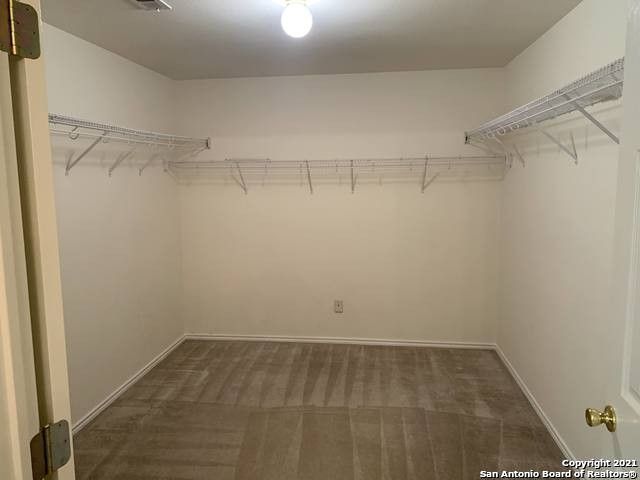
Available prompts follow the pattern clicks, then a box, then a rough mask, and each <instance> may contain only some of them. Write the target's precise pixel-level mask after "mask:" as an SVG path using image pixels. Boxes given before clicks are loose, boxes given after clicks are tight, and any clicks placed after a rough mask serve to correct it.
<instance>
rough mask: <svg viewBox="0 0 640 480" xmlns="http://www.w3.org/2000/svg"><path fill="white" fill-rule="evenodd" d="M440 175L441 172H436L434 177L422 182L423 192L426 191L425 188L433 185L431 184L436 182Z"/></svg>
mask: <svg viewBox="0 0 640 480" xmlns="http://www.w3.org/2000/svg"><path fill="white" fill-rule="evenodd" d="M439 176H440V174H439V173H436V174H435V175H434V176H433V177H431V178H430V179H429V180H428V181H427V182H424V183H423V184H422V193H424V192H425V190H426V189H427V188H429V187H430V186H431V184H432V183H433V182H435V181H436V179H437V178H438V177H439Z"/></svg>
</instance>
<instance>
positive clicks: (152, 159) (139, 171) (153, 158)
mask: <svg viewBox="0 0 640 480" xmlns="http://www.w3.org/2000/svg"><path fill="white" fill-rule="evenodd" d="M159 156H160V154H158V153H156V154H155V155H151V156H150V157H149V160H147V161H146V162H145V164H144V165H142V167H140V169H139V170H138V175H139V176H142V172H144V171H145V170H146V169H147V167H148V166H149V165H151V164H152V163H153V161H154V160H155V159H156V158H158V157H159Z"/></svg>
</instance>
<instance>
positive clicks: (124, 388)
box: [72, 335, 185, 435]
mask: <svg viewBox="0 0 640 480" xmlns="http://www.w3.org/2000/svg"><path fill="white" fill-rule="evenodd" d="M184 340H185V336H184V335H180V337H178V338H177V339H176V340H175V341H174V342H173V343H171V345H169V346H168V347H167V348H165V349H164V350H163V351H162V352H160V354H158V355H157V356H156V357H155V358H153V359H152V360H151V361H150V362H149V363H147V364H146V365H145V366H144V367H142V368H141V369H140V370H139V371H138V372H137V373H136V374H135V375H133V376H132V377H131V378H129V380H127V381H126V382H124V383H123V384H122V385H120V386H119V387H118V388H116V390H115V391H114V392H113V393H112V394H111V395H109V396H108V397H107V398H105V399H104V400H103V401H102V402H100V403H99V404H98V405H96V406H95V407H94V408H92V409H91V410H90V411H89V413H87V414H86V415H85V416H84V417H82V418H81V419H80V420H78V421H77V422H76V423H75V424H74V425H73V428H72V431H73V434H74V435H75V434H76V433H78V432H79V431H80V430H82V429H83V428H84V427H85V426H87V424H89V422H91V420H93V419H94V418H96V417H97V416H98V415H100V413H101V412H102V411H103V410H104V409H106V408H107V407H108V406H109V405H111V404H112V403H113V402H115V401H116V400H117V399H118V397H120V395H122V394H123V393H124V392H126V391H127V390H128V389H129V387H131V386H132V385H133V384H134V383H136V382H137V381H138V380H140V379H141V378H142V377H143V376H144V375H145V374H146V373H147V372H148V371H149V370H151V369H152V368H153V367H155V366H156V365H157V364H158V363H160V362H161V361H162V360H163V359H164V358H165V357H166V356H167V355H169V354H170V353H171V352H172V351H173V350H175V349H176V348H178V347H179V346H180V345H181V344H182V342H184Z"/></svg>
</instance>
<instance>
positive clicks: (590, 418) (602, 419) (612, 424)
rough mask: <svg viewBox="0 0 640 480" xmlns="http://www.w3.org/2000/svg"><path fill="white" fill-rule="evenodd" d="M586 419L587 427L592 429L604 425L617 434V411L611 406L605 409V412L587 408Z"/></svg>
mask: <svg viewBox="0 0 640 480" xmlns="http://www.w3.org/2000/svg"><path fill="white" fill-rule="evenodd" d="M585 417H586V419H587V425H589V426H590V427H597V426H598V425H602V424H603V423H604V424H605V425H606V426H607V430H609V431H610V432H615V431H616V427H617V426H618V419H617V418H616V411H615V409H614V408H613V407H612V406H611V405H607V406H606V407H604V412H601V411H600V410H596V409H595V408H587V411H586V412H585Z"/></svg>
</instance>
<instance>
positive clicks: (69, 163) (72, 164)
mask: <svg viewBox="0 0 640 480" xmlns="http://www.w3.org/2000/svg"><path fill="white" fill-rule="evenodd" d="M107 133H108V132H106V131H105V132H103V134H102V135H100V136H99V137H98V138H96V139H95V140H94V141H93V142H92V143H91V145H89V146H88V147H87V148H85V149H84V151H83V152H82V153H81V154H80V155H78V156H77V157H76V158H75V159H74V160H72V159H71V158H70V159H69V160H68V161H67V166H66V168H65V171H64V174H65V175H69V172H70V171H71V169H72V168H73V167H75V166H76V165H77V164H78V162H79V161H80V160H82V159H83V158H84V157H86V156H87V154H88V153H89V152H90V151H91V150H93V149H94V148H95V147H96V145H98V144H99V143H100V142H101V141H102V140H103V139H104V138H105V137H106V136H107Z"/></svg>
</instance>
